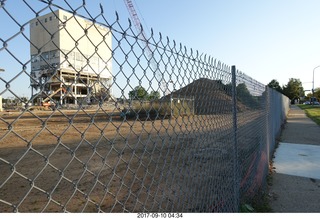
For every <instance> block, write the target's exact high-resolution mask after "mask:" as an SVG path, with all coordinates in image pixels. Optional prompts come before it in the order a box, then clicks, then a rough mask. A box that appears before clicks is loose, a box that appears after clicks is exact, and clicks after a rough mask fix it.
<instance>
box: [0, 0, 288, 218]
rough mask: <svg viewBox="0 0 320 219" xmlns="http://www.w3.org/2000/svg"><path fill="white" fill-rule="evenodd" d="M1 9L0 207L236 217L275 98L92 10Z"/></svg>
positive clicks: (37, 4)
mask: <svg viewBox="0 0 320 219" xmlns="http://www.w3.org/2000/svg"><path fill="white" fill-rule="evenodd" d="M14 2H15V3H14ZM14 2H13V1H0V20H1V23H2V26H3V25H5V26H6V27H8V28H3V30H2V31H1V33H0V41H1V43H0V65H1V66H0V67H1V68H2V69H3V70H5V72H2V73H1V78H0V79H1V80H0V95H1V96H2V97H3V101H2V104H3V111H2V112H0V115H1V116H0V170H1V171H0V172H1V174H0V212H238V211H239V207H240V205H241V203H247V202H248V200H250V199H251V198H252V197H254V196H255V195H256V194H257V192H259V190H260V189H263V188H264V187H265V185H266V177H267V174H268V165H269V160H270V154H271V153H272V152H273V150H274V146H275V144H276V142H275V139H276V137H277V136H278V135H279V133H280V130H281V125H282V124H283V122H284V121H285V118H286V113H287V112H288V106H289V101H288V99H287V98H286V97H284V96H282V95H281V94H280V93H278V92H276V91H274V90H272V89H269V88H267V87H266V86H264V85H263V84H261V83H259V82H258V81H256V80H254V79H252V78H250V77H249V76H248V75H246V74H244V73H242V72H240V71H239V70H237V69H236V68H235V66H232V67H231V66H228V65H225V64H223V63H222V62H220V61H218V60H216V59H213V58H212V57H210V56H206V55H200V53H199V52H198V51H194V50H189V49H187V48H186V47H183V46H182V45H181V44H177V43H176V42H175V41H170V40H169V39H168V38H163V37H162V36H161V35H159V37H156V36H155V35H154V34H152V35H151V37H150V38H149V39H148V41H147V42H144V41H143V40H142V39H141V38H140V37H139V33H138V34H135V31H134V30H133V27H132V25H131V23H127V24H126V23H125V24H123V23H122V22H121V21H120V19H119V16H118V14H116V16H115V18H113V19H112V18H107V17H106V15H105V14H104V12H103V8H102V7H101V8H100V12H99V13H97V14H98V15H95V14H93V12H90V10H89V9H88V8H87V6H86V4H85V2H80V1H77V3H74V2H72V3H71V1H70V2H68V1H59V2H60V3H56V2H58V1H45V0H39V1H36V0H33V1H24V0H20V1H19V7H21V8H23V9H21V10H24V11H25V13H23V14H21V13H18V12H17V11H16V10H15V7H16V6H17V2H16V1H14ZM14 4H16V5H14ZM57 10H60V11H59V12H58V11H57ZM60 12H61V14H60ZM64 13H67V14H64ZM64 16H65V17H64ZM50 22H57V23H52V24H54V25H51V23H50ZM56 24H58V25H56ZM84 24H85V25H84ZM50 25H51V26H50ZM9 27H10V28H9ZM66 42H67V43H66ZM84 44H85V45H86V46H83V45H84ZM146 45H148V49H150V51H151V52H152V57H151V58H150V56H149V55H146V49H147V48H146ZM150 51H149V52H150ZM155 66H156V69H155ZM23 89H25V90H27V91H28V92H30V93H31V90H32V93H31V95H30V96H28V97H26V94H25V93H24V92H25V91H24V90H23ZM58 89H59V90H58ZM55 91H57V92H55ZM21 92H23V93H21ZM10 97H11V99H10ZM44 100H49V101H44Z"/></svg>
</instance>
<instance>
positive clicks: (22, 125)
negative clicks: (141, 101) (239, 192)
mask: <svg viewBox="0 0 320 219" xmlns="http://www.w3.org/2000/svg"><path fill="white" fill-rule="evenodd" d="M247 114H248V115H250V117H249V116H245V115H243V116H242V117H241V118H242V121H240V120H239V122H240V123H241V124H242V123H243V124H245V123H249V122H250V121H252V120H254V119H255V118H257V117H258V116H259V113H256V115H255V114H254V113H252V112H247ZM232 145H233V142H232V115H231V114H221V115H210V116H189V117H180V118H178V119H175V118H172V119H163V120H147V119H141V120H136V119H132V120H129V121H128V120H124V119H122V118H120V117H119V114H118V112H115V111H113V110H109V111H108V110H105V109H101V108H99V109H96V110H80V111H77V110H57V111H54V112H53V111H31V112H28V111H26V112H24V113H22V112H10V113H9V112H1V117H0V169H1V175H0V212H13V211H19V212H63V211H67V212H83V211H84V212H141V211H157V212H159V211H166V212H168V211H184V212H186V211H189V212H190V211H197V212H199V211H208V209H209V210H210V211H217V210H219V211H224V210H225V211H230V206H229V204H228V203H232V193H233V190H232V189H230V188H232V183H233V181H232V179H233V174H234V173H233V172H232V168H233V163H232V156H233V148H232ZM219 164H220V165H219ZM209 188H210V189H209ZM221 197H224V198H223V199H221ZM208 203H209V204H208Z"/></svg>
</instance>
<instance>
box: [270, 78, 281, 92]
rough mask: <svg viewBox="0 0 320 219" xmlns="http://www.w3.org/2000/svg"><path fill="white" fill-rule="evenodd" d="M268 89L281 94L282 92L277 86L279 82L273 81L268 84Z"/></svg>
mask: <svg viewBox="0 0 320 219" xmlns="http://www.w3.org/2000/svg"><path fill="white" fill-rule="evenodd" d="M268 87H270V88H273V89H275V90H276V91H278V92H280V93H283V90H282V88H281V86H280V84H279V82H278V81H277V80H276V79H273V80H272V81H270V82H269V84H268Z"/></svg>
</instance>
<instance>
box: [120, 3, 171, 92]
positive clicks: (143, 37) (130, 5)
mask: <svg viewBox="0 0 320 219" xmlns="http://www.w3.org/2000/svg"><path fill="white" fill-rule="evenodd" d="M124 2H125V5H126V6H127V9H128V11H129V14H130V17H131V19H132V21H133V24H134V26H135V28H136V29H137V31H138V34H139V37H140V39H141V40H142V41H143V42H145V44H146V51H147V53H148V57H149V59H150V63H151V64H152V65H153V70H154V71H155V73H156V76H157V78H158V80H159V83H160V84H161V86H162V89H163V92H164V93H165V95H166V93H167V89H168V87H167V84H166V82H165V81H164V79H163V77H162V76H161V73H160V72H159V69H158V66H157V63H156V61H155V59H154V56H153V54H152V51H151V48H150V46H149V43H148V40H147V37H146V34H145V32H144V30H143V27H142V24H141V22H140V19H139V16H138V13H137V11H136V10H135V8H134V6H133V2H132V1H131V0H124Z"/></svg>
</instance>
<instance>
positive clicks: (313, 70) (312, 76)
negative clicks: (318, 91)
mask: <svg viewBox="0 0 320 219" xmlns="http://www.w3.org/2000/svg"><path fill="white" fill-rule="evenodd" d="M319 67H320V65H318V66H317V67H315V68H314V69H313V76H312V103H313V102H314V101H313V98H314V71H315V70H316V68H319Z"/></svg>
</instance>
